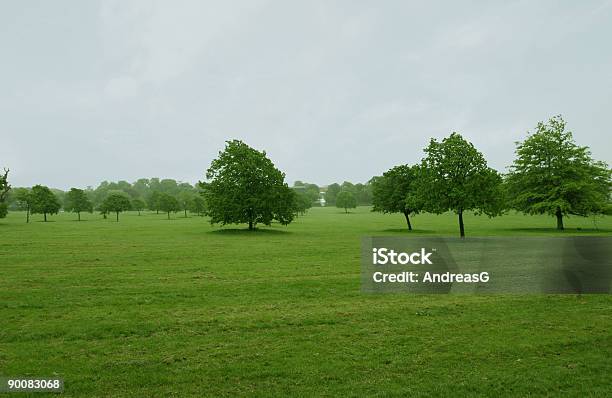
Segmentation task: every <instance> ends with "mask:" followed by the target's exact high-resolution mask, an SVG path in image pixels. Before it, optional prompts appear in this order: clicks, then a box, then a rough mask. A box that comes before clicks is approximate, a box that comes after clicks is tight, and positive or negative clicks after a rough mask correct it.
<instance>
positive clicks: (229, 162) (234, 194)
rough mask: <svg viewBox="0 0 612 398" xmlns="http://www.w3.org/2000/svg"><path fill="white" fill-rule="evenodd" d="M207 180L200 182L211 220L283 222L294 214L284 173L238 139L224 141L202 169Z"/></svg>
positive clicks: (293, 201)
mask: <svg viewBox="0 0 612 398" xmlns="http://www.w3.org/2000/svg"><path fill="white" fill-rule="evenodd" d="M206 178H207V179H208V180H210V182H200V187H201V188H202V190H203V193H204V199H205V200H206V206H207V213H208V215H209V216H210V222H211V223H221V224H222V225H225V224H240V223H247V224H248V225H249V230H253V229H255V227H256V225H257V224H259V223H262V224H265V225H270V224H271V223H272V221H273V220H277V221H278V222H279V223H281V224H282V225H287V224H289V223H290V222H291V221H293V218H294V216H295V213H296V196H295V195H296V194H295V192H293V190H292V189H290V188H289V186H287V184H286V183H285V181H284V180H285V174H284V173H282V172H281V171H280V170H278V169H277V168H276V167H275V166H274V164H273V163H272V161H271V160H270V159H268V158H267V157H266V153H265V151H262V152H260V151H257V150H255V149H253V148H251V147H249V146H248V145H247V144H245V143H243V142H242V141H239V140H233V141H227V142H226V146H225V150H224V151H223V152H219V157H218V158H217V159H215V160H213V162H212V164H211V166H210V168H209V169H208V170H207V172H206Z"/></svg>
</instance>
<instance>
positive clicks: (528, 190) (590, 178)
mask: <svg viewBox="0 0 612 398" xmlns="http://www.w3.org/2000/svg"><path fill="white" fill-rule="evenodd" d="M565 125H566V124H565V121H564V120H563V118H562V117H561V116H556V117H553V118H552V119H550V120H549V121H548V122H547V123H543V122H540V123H538V125H537V127H536V130H535V132H534V133H533V134H531V135H530V136H529V137H528V138H527V139H525V141H523V142H517V147H516V159H515V160H514V163H513V164H512V166H511V168H510V172H509V174H508V175H507V177H506V186H507V192H508V198H509V206H510V207H512V208H514V209H516V210H519V211H522V212H525V213H527V214H550V215H554V216H555V217H556V218H557V229H561V230H562V229H563V228H564V227H563V216H565V215H568V214H569V215H578V216H585V217H586V216H588V215H590V214H601V213H605V212H606V209H607V207H608V204H609V200H610V176H611V174H610V169H609V168H608V165H607V164H605V163H604V162H596V161H594V160H593V159H592V158H591V153H590V152H589V148H588V147H581V146H578V145H577V144H576V143H575V142H574V139H573V136H572V133H571V132H570V131H566V129H565Z"/></svg>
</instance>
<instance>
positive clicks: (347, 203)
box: [336, 191, 357, 213]
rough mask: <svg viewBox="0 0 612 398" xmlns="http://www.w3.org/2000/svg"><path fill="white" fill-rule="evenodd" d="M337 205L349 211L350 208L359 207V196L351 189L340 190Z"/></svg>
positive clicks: (346, 211)
mask: <svg viewBox="0 0 612 398" xmlns="http://www.w3.org/2000/svg"><path fill="white" fill-rule="evenodd" d="M336 207H338V208H340V209H344V212H345V213H348V209H354V208H356V207H357V198H355V195H353V193H352V192H351V191H340V193H339V194H338V195H337V196H336Z"/></svg>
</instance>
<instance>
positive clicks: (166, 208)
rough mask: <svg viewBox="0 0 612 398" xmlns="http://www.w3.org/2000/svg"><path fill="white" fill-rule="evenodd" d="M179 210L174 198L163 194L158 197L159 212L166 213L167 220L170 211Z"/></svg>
mask: <svg viewBox="0 0 612 398" xmlns="http://www.w3.org/2000/svg"><path fill="white" fill-rule="evenodd" d="M180 209H181V208H180V206H179V202H178V200H176V198H175V197H174V196H172V195H170V194H169V193H165V192H163V193H161V194H160V195H159V210H161V211H163V212H166V213H168V220H169V219H170V212H171V211H179V210H180Z"/></svg>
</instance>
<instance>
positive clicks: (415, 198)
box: [407, 133, 503, 238]
mask: <svg viewBox="0 0 612 398" xmlns="http://www.w3.org/2000/svg"><path fill="white" fill-rule="evenodd" d="M424 151H425V153H426V157H425V158H424V159H423V160H422V162H421V165H420V167H419V168H418V169H417V175H418V177H417V186H416V187H415V189H414V190H411V193H410V194H408V197H407V205H408V207H412V208H418V209H423V210H425V211H429V212H432V213H436V214H440V213H443V212H446V211H453V212H455V213H456V214H457V215H458V217H459V235H460V236H461V238H464V237H465V227H464V223H463V214H464V212H466V211H470V210H471V211H474V212H476V213H484V214H487V215H488V216H490V217H492V216H496V215H499V214H501V211H502V204H503V195H502V184H501V183H502V179H501V176H500V175H499V173H497V171H495V170H493V169H491V168H490V167H488V166H487V162H486V160H485V158H484V156H483V155H482V153H480V152H479V151H478V150H477V149H476V148H475V147H474V145H473V144H472V143H470V142H468V141H466V140H465V139H464V138H463V137H462V136H461V135H460V134H458V133H452V134H451V135H450V136H449V137H446V138H444V139H443V140H442V141H441V142H438V141H436V140H435V139H431V141H430V143H429V146H428V147H427V148H425V150H424Z"/></svg>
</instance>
